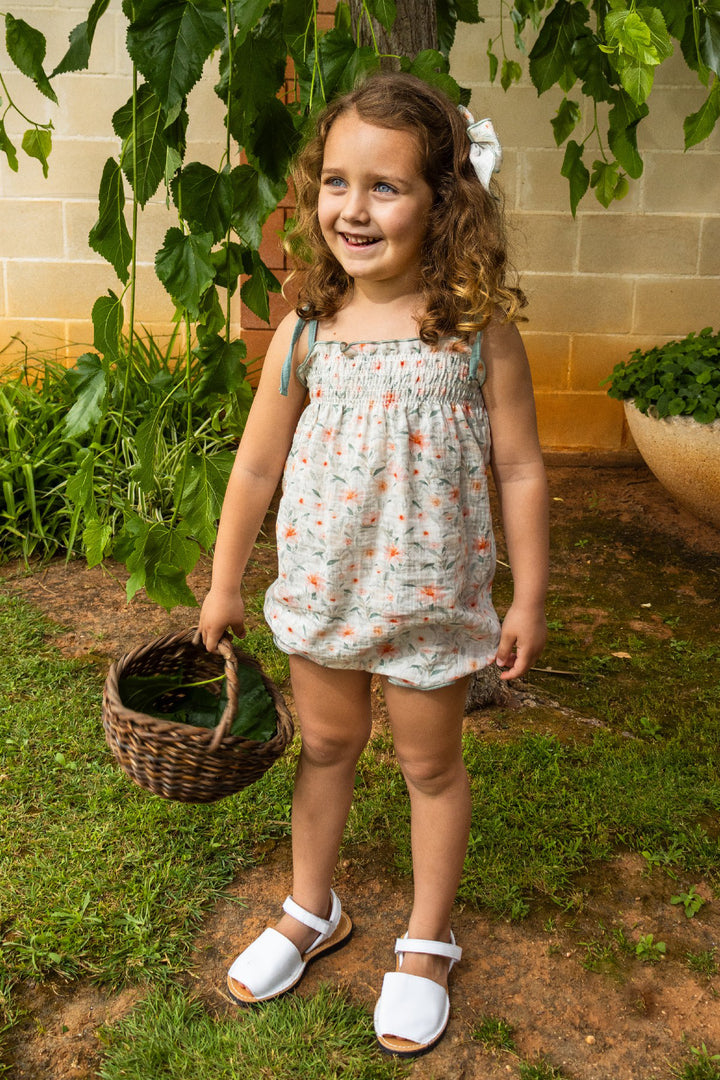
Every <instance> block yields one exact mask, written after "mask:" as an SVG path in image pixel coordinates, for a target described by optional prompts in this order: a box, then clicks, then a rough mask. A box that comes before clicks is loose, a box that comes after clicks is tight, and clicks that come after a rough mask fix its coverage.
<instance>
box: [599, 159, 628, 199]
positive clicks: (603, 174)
mask: <svg viewBox="0 0 720 1080" xmlns="http://www.w3.org/2000/svg"><path fill="white" fill-rule="evenodd" d="M618 169H619V165H618V163H617V162H616V161H594V162H593V171H592V176H591V178H590V187H591V188H594V190H595V196H596V198H597V200H598V202H599V203H601V205H602V206H604V207H605V209H606V210H607V208H608V206H609V205H610V203H611V202H612V201H613V199H617V198H622V197H623V195H626V194H627V183H626V184H625V185H624V186H623V185H622V183H621V181H622V179H623V177H621V176H619V175H618Z"/></svg>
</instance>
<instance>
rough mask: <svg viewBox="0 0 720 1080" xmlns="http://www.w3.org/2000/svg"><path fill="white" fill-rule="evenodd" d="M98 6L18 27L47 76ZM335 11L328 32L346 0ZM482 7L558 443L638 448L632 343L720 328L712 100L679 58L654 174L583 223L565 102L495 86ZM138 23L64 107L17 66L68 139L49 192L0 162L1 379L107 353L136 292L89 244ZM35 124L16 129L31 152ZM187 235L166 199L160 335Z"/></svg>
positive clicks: (116, 0) (212, 116)
mask: <svg viewBox="0 0 720 1080" xmlns="http://www.w3.org/2000/svg"><path fill="white" fill-rule="evenodd" d="M87 6H88V5H87V3H85V2H82V3H81V2H80V0H44V2H43V0H29V2H23V3H22V5H20V7H17V5H16V10H15V14H16V16H21V17H22V18H25V19H26V20H27V21H28V22H29V23H30V24H31V25H33V26H37V27H38V28H40V29H42V30H43V32H44V33H45V34H46V36H47V38H48V61H47V64H46V67H47V69H48V70H51V69H52V67H53V66H54V64H55V63H57V61H58V60H59V59H60V57H61V56H62V55H63V53H64V51H65V48H66V45H67V36H68V33H69V31H70V30H71V29H72V28H73V27H74V26H75V25H77V23H79V22H81V21H82V20H83V19H84V18H85V17H86V14H87ZM324 6H325V9H326V15H325V19H326V21H328V20H329V18H330V16H329V11H330V10H332V8H333V6H334V5H333V2H332V0H326V2H325V5H324ZM20 8H21V9H22V10H20ZM481 11H482V13H483V14H484V15H485V17H486V21H485V22H484V23H481V24H479V25H478V26H470V27H468V26H463V27H462V30H461V33H459V35H458V41H457V44H456V46H455V48H454V50H453V53H452V56H451V65H452V71H453V73H454V75H455V77H456V78H457V79H458V80H459V81H460V82H461V83H462V84H463V85H466V86H470V87H471V88H472V101H471V108H472V109H473V111H474V112H475V114H476V116H477V117H478V118H480V117H481V116H485V115H490V116H492V118H493V120H494V122H495V126H496V128H497V130H498V133H499V135H500V138H501V140H502V142H503V147H504V153H505V159H504V164H503V170H502V173H501V182H502V185H503V188H504V190H505V195H506V205H507V209H508V212H509V220H510V228H511V238H512V246H513V258H514V262H515V264H516V265H517V267H518V269H519V270H520V271H521V280H522V284H523V287H524V288H525V291H526V293H527V295H528V298H529V301H530V303H529V307H528V309H527V313H528V321H527V323H526V324H524V327H523V334H524V338H525V341H526V344H527V348H528V353H529V356H530V360H531V365H532V369H533V378H534V382H535V389H536V396H537V401H538V414H539V420H540V429H541V437H542V440H543V444H544V445H545V446H546V447H548V448H565V449H594V450H601V451H621V450H623V449H626V448H628V447H629V446H631V441H630V440H629V436H628V434H627V432H626V430H625V426H624V421H623V413H622V408H621V406H620V405H619V403H618V402H614V401H612V400H610V399H609V398H608V397H607V395H606V393H605V391H604V390H602V389H601V388H600V387H599V383H600V381H601V380H602V379H603V378H604V377H605V376H606V375H607V374H608V373H609V372H610V370H611V369H612V367H613V366H614V364H615V363H616V362H617V361H619V360H623V359H626V358H627V356H628V354H629V352H630V351H631V350H632V349H633V348H636V347H638V346H640V347H647V346H650V345H653V344H656V343H658V342H660V341H664V340H667V339H669V338H672V337H677V336H681V335H683V334H685V333H687V332H688V331H689V330H693V329H695V330H698V329H701V328H702V327H703V326H707V325H712V326H714V327H715V328H719V327H720V171H719V165H720V133H718V132H716V133H714V134H713V136H712V137H711V139H710V140H708V141H707V142H706V143H704V144H701V145H700V146H699V147H696V148H693V149H692V150H691V151H689V152H688V153H683V149H682V148H683V132H682V120H683V118H684V116H685V115H687V113H689V112H692V111H694V110H695V109H697V108H698V107H699V105H700V104H701V102H702V100H703V97H704V91H703V90H702V88H700V87H698V86H697V85H695V83H694V82H693V77H692V76H691V75H690V73H689V72H687V71H686V70H685V68H684V65H683V63H682V60H681V59H680V58H679V57H674V58H673V59H672V60H671V61H670V63H669V64H668V65H667V70H663V71H661V72H660V73H659V75H658V77H657V79H656V86H655V88H654V90H653V92H652V95H651V98H650V108H651V115H650V117H649V118H648V119H647V120H646V121H644V124H641V126H640V138H639V145H640V149H641V151H642V152H643V156H644V160H645V171H644V174H643V176H642V177H641V179H640V180H638V181H634V182H632V184H631V190H630V194H629V195H628V197H627V198H626V199H625V200H624V201H623V202H621V203H615V204H613V206H612V208H611V209H610V210H604V209H603V208H602V207H601V206H600V205H599V203H597V202H596V201H595V198H594V195H593V194H592V193H589V194H588V195H587V196H586V198H585V199H584V200H583V202H582V203H581V208H580V209H579V211H578V214H577V218H576V219H575V220H573V218H572V217H571V215H570V211H569V200H568V191H567V182H566V181H565V180H564V179H563V178H562V177H561V175H560V166H561V163H562V156H563V150H562V149H557V148H556V146H555V143H554V139H553V133H552V128H551V127H550V118H551V116H552V115H553V114H554V112H555V110H556V108H557V105H558V103H559V101H560V100H561V97H562V94H561V93H560V92H559V91H558V92H555V91H550V92H549V93H547V94H545V95H543V96H542V97H539V98H538V96H537V94H536V91H535V89H534V88H533V87H532V85H531V84H530V83H529V81H525V82H524V83H522V84H521V85H519V86H514V87H512V88H511V90H510V91H509V92H508V93H507V94H506V93H505V92H504V91H503V90H502V89H501V88H500V86H499V85H497V84H496V85H491V84H490V82H489V77H488V65H487V57H486V55H485V50H486V47H487V41H488V38H489V37H495V36H496V35H497V33H498V32H499V24H498V21H497V7H496V5H494V4H492V5H491V4H490V3H489V0H481ZM126 25H127V23H126V20H125V17H124V16H123V15H122V11H121V5H120V0H111V5H110V8H109V10H108V12H107V13H106V15H105V16H104V17H103V19H102V20H101V22H100V24H99V27H98V31H97V36H96V41H95V46H94V49H93V58H92V62H91V68H90V71H88V72H83V73H78V74H73V75H64V76H61V77H60V78H58V79H57V80H56V89H57V92H58V96H59V98H60V107H59V108H55V107H54V106H53V105H52V104H51V103H50V102H46V101H45V99H43V98H41V97H40V96H39V95H38V94H37V93H35V92H34V90H33V88H31V87H28V85H27V81H26V80H24V79H23V78H22V77H21V76H19V75H17V74H16V73H14V69H12V68H11V67H10V65H9V63H8V61H7V58H6V57H5V58H4V62H3V68H2V70H3V74H4V76H5V77H6V79H7V81H8V86H9V89H10V91H11V93H12V94H13V96H14V97H16V100H17V103H18V105H19V106H20V107H21V108H23V109H24V111H27V112H28V114H29V115H31V116H33V117H34V118H37V119H39V120H43V119H48V118H49V119H52V121H53V124H54V125H55V131H54V136H53V144H54V147H53V152H52V155H51V157H50V175H49V177H48V179H47V180H45V179H44V178H43V176H42V172H41V169H40V165H39V163H38V162H37V161H34V160H30V159H28V158H26V157H25V155H23V154H22V152H21V153H20V154H19V157H20V172H19V173H17V174H15V173H13V172H11V171H10V169H9V168H8V167H7V165H6V164H5V161H4V159H2V160H0V368H1V367H2V366H4V365H5V364H6V363H8V362H10V361H12V360H16V359H17V358H18V357H19V356H21V355H22V353H23V349H24V345H22V344H21V343H20V341H19V340H17V339H21V340H22V342H24V343H25V345H27V346H28V347H29V348H30V349H31V350H32V351H34V352H35V353H40V352H44V353H46V354H51V355H56V356H59V357H61V358H63V359H65V360H66V361H70V360H71V359H73V358H75V357H77V356H78V355H79V354H80V353H81V352H82V351H83V350H84V349H85V348H87V347H88V346H89V345H90V344H91V342H92V325H91V322H90V310H91V307H92V304H93V302H94V300H95V299H96V298H97V296H99V295H101V294H102V293H104V292H105V291H106V290H107V289H108V288H112V289H114V290H116V291H117V290H118V288H119V283H118V282H117V280H116V279H115V276H114V273H113V271H112V268H111V267H109V266H108V265H107V264H106V263H105V262H104V261H103V260H102V259H100V258H99V256H97V255H95V253H94V252H93V251H92V250H91V249H90V248H89V247H88V246H87V233H88V231H89V229H90V227H91V226H92V224H93V223H94V221H95V220H96V216H97V190H98V185H99V178H100V175H101V172H102V167H103V164H104V162H105V159H106V158H107V157H108V156H111V155H113V154H116V153H117V140H116V139H115V138H114V137H113V135H112V126H111V117H112V114H113V112H114V111H115V110H116V109H117V108H118V107H119V106H120V105H122V104H124V102H125V101H126V100H127V98H128V97H129V94H130V69H129V62H128V59H127V55H126V53H125V49H124V34H125V29H126ZM506 36H508V35H506ZM0 55H2V54H0ZM213 82H214V79H213V77H212V74H209V75H207V76H206V78H205V79H204V80H203V82H202V83H201V84H199V86H198V87H197V88H196V89H195V90H194V91H193V94H192V100H191V102H190V111H191V117H192V120H191V125H190V129H189V132H188V137H189V146H188V156H187V160H188V161H192V160H200V161H206V162H207V163H208V164H210V165H213V166H214V167H218V165H219V164H220V161H221V158H222V153H223V147H224V132H223V124H222V109H221V106H220V103H219V102H218V100H217V98H216V97H215V94H214V92H213V90H212V85H213ZM569 96H570V97H573V96H576V97H577V95H573V94H572V92H571V94H570V95H569ZM583 123H584V125H585V127H584V129H583V127H582V126H581V128H580V129H579V130H580V131H581V134H580V136H579V137H580V138H582V137H584V135H585V133H586V132H587V130H589V126H591V124H592V120H591V118H590V113H589V110H585V115H584V117H583ZM25 126H26V125H24V124H18V123H17V122H16V121H15V120H14V119H12V118H8V130H9V133H10V134H11V137H13V140H14V141H15V142H16V144H18V145H19V142H20V139H21V136H22V131H23V129H24V127H25ZM603 136H604V132H603ZM576 137H578V136H576ZM586 156H588V155H586ZM592 156H593V155H592V153H590V155H589V160H590V161H592ZM290 212H291V207H290V205H289V203H288V204H287V205H284V206H282V207H280V208H279V209H278V211H276V212H275V214H273V216H272V217H271V219H270V221H269V222H268V225H267V227H266V229H265V242H264V245H263V257H264V258H265V260H266V262H267V263H268V265H269V266H270V267H271V268H273V269H274V270H275V272H276V274H277V276H278V277H279V278H280V279H281V280H284V278H285V277H286V276H287V273H288V266H287V263H286V261H285V257H284V255H283V253H282V249H281V247H280V243H279V239H278V233H279V232H280V231H281V230H282V227H283V224H284V221H285V219H286V217H287V216H288V215H289V214H290ZM174 223H175V219H174V214H173V213H172V211H170V212H169V213H168V212H167V211H166V209H165V200H164V196H163V195H162V194H159V195H158V196H157V197H156V198H155V199H154V200H153V201H152V202H151V203H150V204H149V205H148V206H147V207H146V209H145V211H144V213H143V214H142V218H141V236H140V274H139V279H140V287H139V289H138V309H137V315H138V319H139V320H140V322H141V323H142V324H143V325H145V326H147V328H148V329H149V330H151V331H152V332H153V333H154V334H156V335H157V336H158V337H161V338H162V337H163V336H165V335H168V334H169V332H170V330H171V320H172V314H173V311H172V304H171V302H170V300H169V299H168V297H167V296H166V294H165V292H164V290H163V289H162V286H160V284H159V283H158V282H157V280H156V279H155V276H154V270H153V266H152V263H153V256H154V253H155V251H156V249H157V248H158V246H159V245H160V243H161V241H162V237H163V235H164V232H165V230H166V229H167V228H168V227H170V226H171V225H173V224H174ZM284 311H285V305H284V303H283V301H282V300H281V299H280V298H273V302H272V314H271V325H275V323H276V322H277V320H278V319H279V318H280V317H281V316H282V314H283V313H284ZM235 312H236V315H237V318H236V320H235V325H234V327H233V329H234V332H236V333H241V334H242V336H243V337H244V338H245V340H246V342H247V344H248V355H249V357H250V358H251V359H253V358H255V359H257V361H258V363H259V362H260V358H261V357H262V355H263V353H264V351H265V349H266V348H267V344H268V342H269V340H270V338H271V336H272V330H271V328H270V327H268V326H266V325H265V324H264V323H262V322H261V321H260V320H258V319H257V318H256V317H255V316H253V315H252V314H251V313H250V312H248V311H246V310H243V309H242V308H241V305H240V304H239V301H235Z"/></svg>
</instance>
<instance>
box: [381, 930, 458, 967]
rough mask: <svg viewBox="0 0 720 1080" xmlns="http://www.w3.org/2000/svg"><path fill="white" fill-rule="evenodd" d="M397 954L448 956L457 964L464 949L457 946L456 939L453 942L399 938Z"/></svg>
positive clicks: (396, 947) (396, 945)
mask: <svg viewBox="0 0 720 1080" xmlns="http://www.w3.org/2000/svg"><path fill="white" fill-rule="evenodd" d="M395 952H396V953H406V952H411V953H426V954H427V955H429V956H446V957H447V958H448V960H453V961H455V962H457V961H458V960H459V959H460V957H461V956H462V949H461V948H460V946H459V945H456V944H455V937H454V936H453V937H452V941H451V942H447V941H429V940H426V939H425V938H408V937H401V938H397V940H396V942H395Z"/></svg>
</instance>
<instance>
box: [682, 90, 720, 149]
mask: <svg viewBox="0 0 720 1080" xmlns="http://www.w3.org/2000/svg"><path fill="white" fill-rule="evenodd" d="M719 118H720V79H718V78H716V79H715V80H714V82H713V84H712V88H711V90H710V93H709V94H708V96H707V98H706V100H705V101H704V102H703V104H702V105H701V106H700V108H699V109H698V111H697V112H696V113H691V114H690V116H687V117H685V120H684V121H683V129H684V131H685V149H686V150H688V149H689V148H690V147H691V146H696V145H697V143H699V142H702V141H703V139H707V137H708V135H709V134H710V133H711V131H712V130H713V128H714V127H715V124H716V123H717V121H718V119H719Z"/></svg>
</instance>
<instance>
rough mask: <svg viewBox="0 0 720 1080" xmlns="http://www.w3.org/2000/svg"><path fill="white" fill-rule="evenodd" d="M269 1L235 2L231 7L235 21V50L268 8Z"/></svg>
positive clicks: (240, 0) (245, 0) (238, 0)
mask: <svg viewBox="0 0 720 1080" xmlns="http://www.w3.org/2000/svg"><path fill="white" fill-rule="evenodd" d="M270 2H271V0H235V2H234V3H233V5H232V10H233V19H234V21H235V39H234V45H235V48H237V47H238V45H242V43H243V41H244V40H245V38H246V37H247V36H248V34H249V33H250V31H251V30H252V28H253V27H254V26H255V24H256V22H257V21H258V19H259V18H260V16H261V15H262V14H263V12H265V11H266V10H267V8H268V7H269V6H270Z"/></svg>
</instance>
